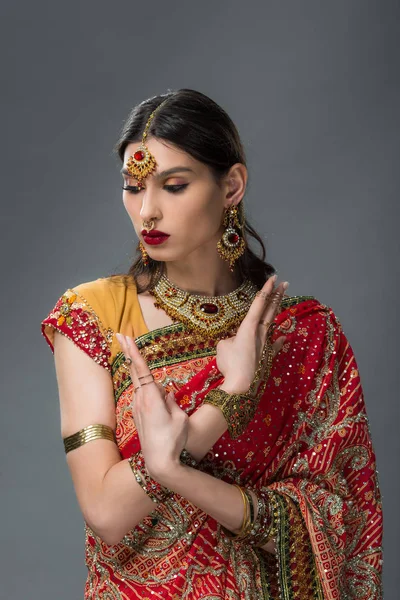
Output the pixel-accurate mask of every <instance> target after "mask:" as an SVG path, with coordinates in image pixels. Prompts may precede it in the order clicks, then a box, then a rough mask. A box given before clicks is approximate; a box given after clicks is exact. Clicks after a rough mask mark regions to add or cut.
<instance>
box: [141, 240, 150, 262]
mask: <svg viewBox="0 0 400 600" xmlns="http://www.w3.org/2000/svg"><path fill="white" fill-rule="evenodd" d="M139 250H140V252H141V253H142V261H143V264H144V266H145V267H147V265H148V264H149V255H148V254H147V252H146V248H145V247H144V246H143V244H142V242H139Z"/></svg>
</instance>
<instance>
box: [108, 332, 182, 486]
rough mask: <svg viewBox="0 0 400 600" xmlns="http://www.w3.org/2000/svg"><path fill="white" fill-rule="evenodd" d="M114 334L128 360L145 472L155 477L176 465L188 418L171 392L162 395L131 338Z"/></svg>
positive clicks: (134, 416)
mask: <svg viewBox="0 0 400 600" xmlns="http://www.w3.org/2000/svg"><path fill="white" fill-rule="evenodd" d="M116 335H117V339H118V341H119V343H120V346H121V348H122V351H123V353H124V354H125V357H126V358H128V357H129V358H131V359H132V364H131V365H130V366H129V370H130V374H131V379H132V383H133V387H134V390H135V389H136V388H138V389H136V391H134V392H133V395H132V405H131V406H132V413H133V418H134V420H135V426H136V429H137V431H138V435H139V439H140V445H141V448H142V452H143V456H144V458H145V461H146V468H147V471H148V472H149V475H150V477H153V478H154V479H156V480H157V477H158V475H159V474H160V475H162V474H164V473H165V471H166V470H169V469H171V468H173V467H174V466H176V465H179V464H180V454H181V452H182V450H183V448H184V447H185V445H186V442H187V436H188V420H189V417H188V415H187V414H186V412H185V411H184V410H182V409H181V408H180V407H179V406H178V405H177V403H176V400H175V396H174V393H173V392H172V391H170V392H169V393H167V394H166V393H165V389H164V388H163V386H162V385H160V384H158V383H156V382H155V381H154V380H152V377H151V371H150V369H149V367H148V365H147V363H146V361H145V360H144V358H143V357H142V355H141V354H140V352H139V349H138V347H137V346H136V344H135V342H134V340H133V339H132V338H130V337H129V336H124V335H122V334H120V333H117V334H116ZM145 376H146V377H145ZM139 377H140V378H141V379H140V380H139ZM143 377H145V379H142V378H143ZM147 382H149V383H147Z"/></svg>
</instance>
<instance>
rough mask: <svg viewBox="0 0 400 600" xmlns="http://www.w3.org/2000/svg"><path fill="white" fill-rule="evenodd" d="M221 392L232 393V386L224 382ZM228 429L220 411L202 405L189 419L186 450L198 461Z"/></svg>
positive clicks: (214, 407) (210, 406) (207, 405)
mask: <svg viewBox="0 0 400 600" xmlns="http://www.w3.org/2000/svg"><path fill="white" fill-rule="evenodd" d="M218 387H220V388H221V389H222V390H225V391H226V392H229V393H232V392H233V390H234V389H235V388H234V386H232V385H231V384H229V383H228V382H226V381H224V382H223V383H222V384H221V385H220V386H218ZM227 429H228V424H227V422H226V420H225V417H224V415H223V414H222V411H221V410H220V409H219V408H217V407H216V406H212V405H211V404H203V405H202V406H200V407H199V408H198V409H197V410H196V411H195V412H194V413H193V414H192V415H191V416H190V417H189V431H188V439H187V442H186V446H185V448H186V450H187V451H188V452H189V453H190V454H191V455H192V456H193V457H194V458H195V459H196V460H197V461H200V460H201V459H202V458H204V456H205V455H206V454H207V452H208V451H209V450H210V448H212V447H213V446H214V444H215V442H217V441H218V440H219V438H220V437H221V436H222V435H223V434H224V433H225V431H226V430H227Z"/></svg>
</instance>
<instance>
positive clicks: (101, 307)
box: [41, 278, 115, 372]
mask: <svg viewBox="0 0 400 600" xmlns="http://www.w3.org/2000/svg"><path fill="white" fill-rule="evenodd" d="M114 312H115V306H114V301H113V296H112V293H111V291H110V286H109V285H108V281H107V278H101V279H96V280H94V281H90V282H86V283H81V284H79V285H77V286H74V287H72V288H67V289H66V290H65V292H64V293H63V294H62V295H61V296H60V297H59V299H58V300H57V302H56V304H55V306H54V307H53V308H52V310H51V311H50V312H49V314H48V315H47V317H46V318H45V319H43V321H42V322H41V332H42V335H43V336H44V338H45V340H46V341H47V343H48V344H49V346H50V349H51V351H52V352H53V353H54V334H55V331H59V332H60V333H61V334H62V335H65V336H66V337H67V338H69V339H70V340H71V341H72V342H73V343H74V344H76V345H77V346H78V347H79V348H81V350H83V351H84V352H85V353H86V354H87V355H88V356H90V358H92V359H93V360H94V361H95V362H96V363H98V364H99V365H100V366H102V367H104V368H105V369H107V371H109V372H111V345H112V340H113V336H114V330H113V327H112V323H113V317H114Z"/></svg>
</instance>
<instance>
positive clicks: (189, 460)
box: [179, 448, 198, 468]
mask: <svg viewBox="0 0 400 600" xmlns="http://www.w3.org/2000/svg"><path fill="white" fill-rule="evenodd" d="M179 458H180V461H181V462H183V463H184V464H185V465H188V466H189V467H193V468H195V467H197V465H198V462H197V460H196V459H195V458H193V456H192V455H191V454H190V453H189V452H188V451H187V450H186V448H184V449H183V450H182V452H181V454H180V457H179Z"/></svg>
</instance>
